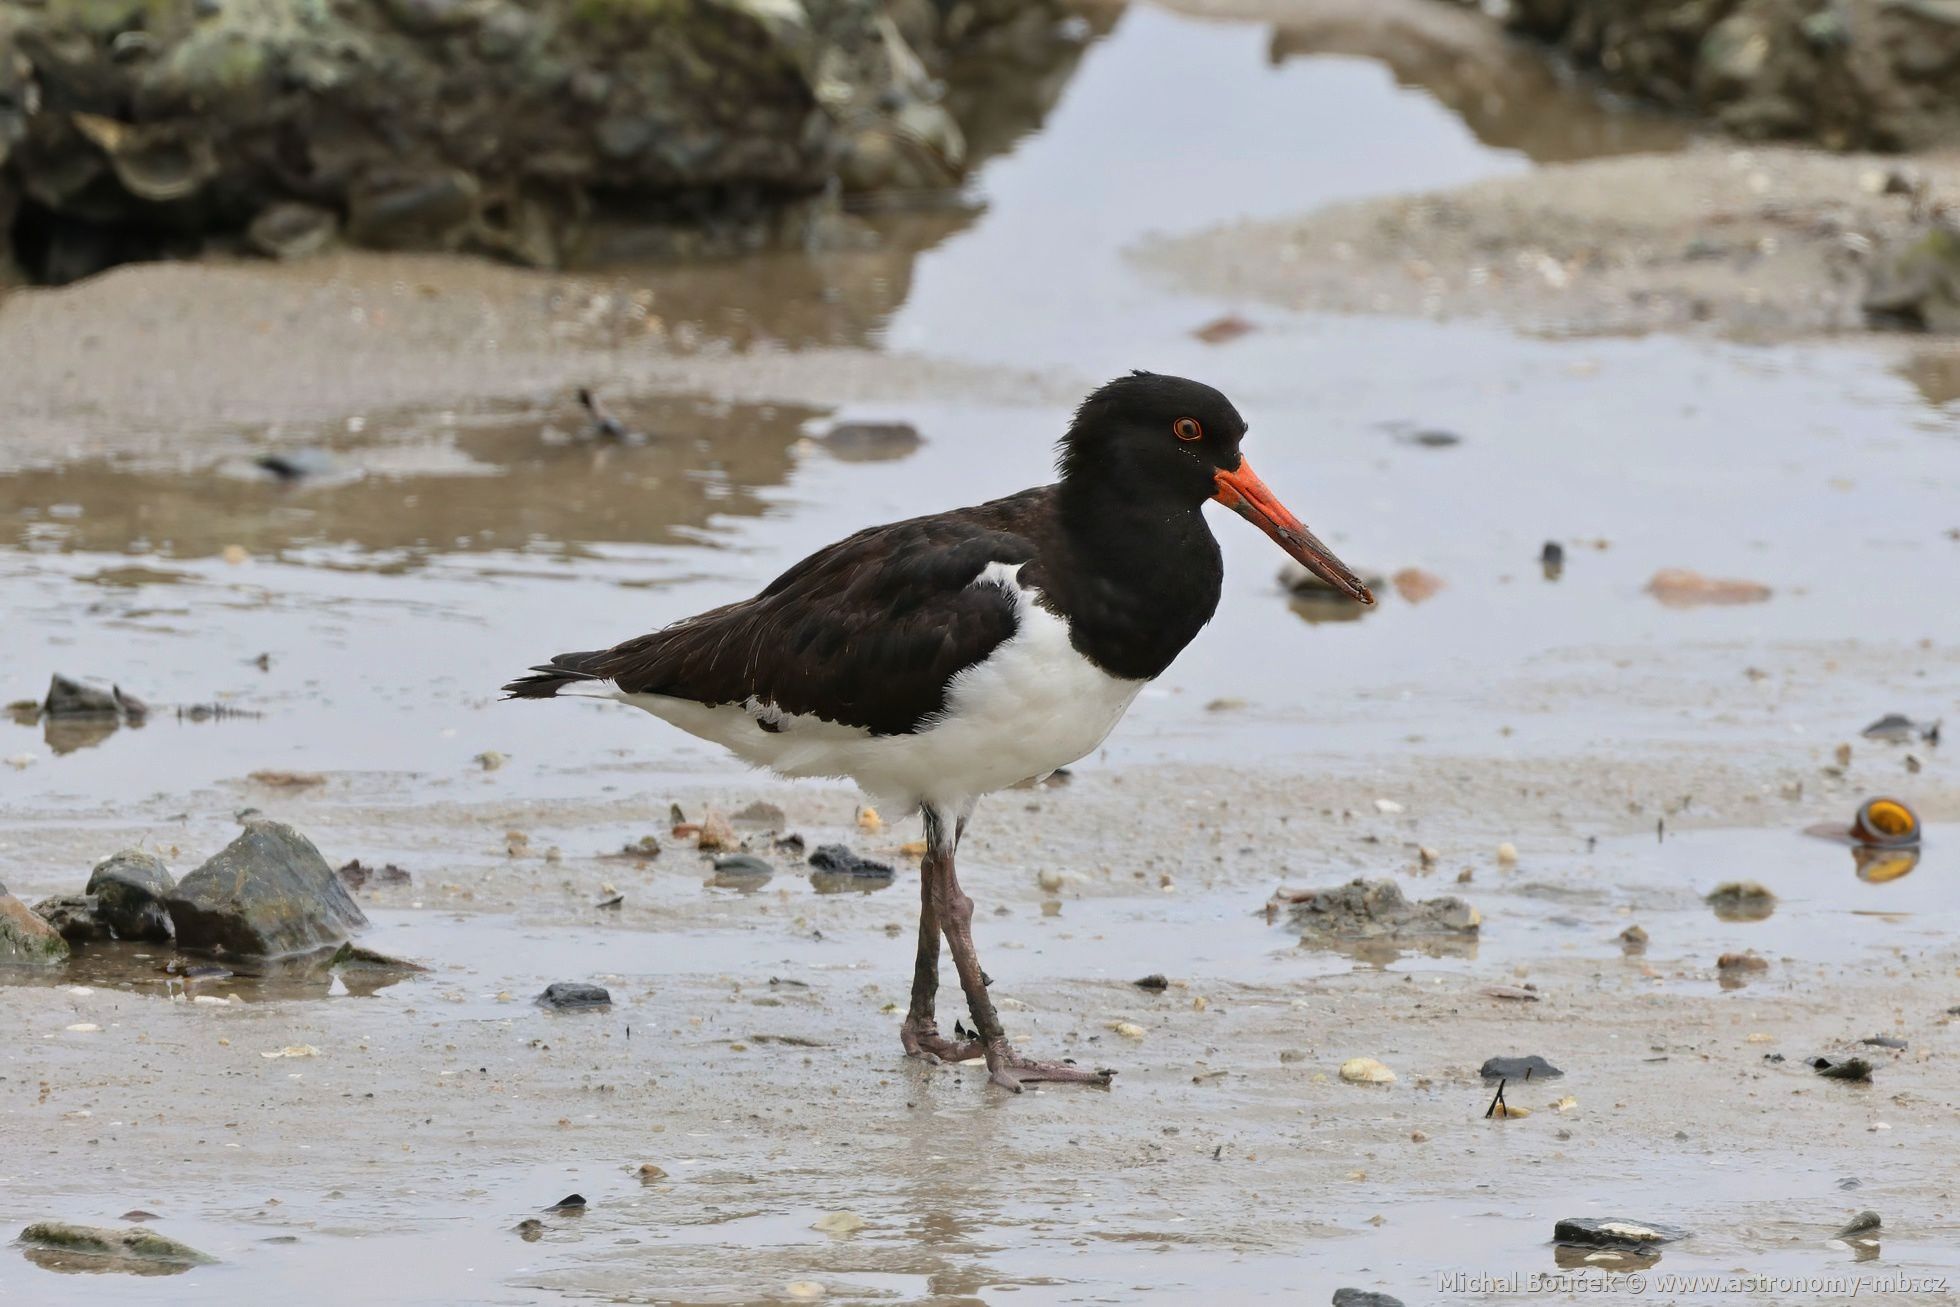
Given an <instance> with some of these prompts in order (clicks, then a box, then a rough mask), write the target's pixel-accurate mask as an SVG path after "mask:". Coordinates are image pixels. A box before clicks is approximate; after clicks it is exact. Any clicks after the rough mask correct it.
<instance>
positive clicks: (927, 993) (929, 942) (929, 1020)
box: [898, 871, 980, 1063]
mask: <svg viewBox="0 0 1960 1307" xmlns="http://www.w3.org/2000/svg"><path fill="white" fill-rule="evenodd" d="M938 996H939V914H938V913H936V912H934V911H933V893H932V877H931V876H929V875H927V874H926V873H924V872H923V871H921V873H920V876H919V957H918V961H917V962H916V963H914V964H913V968H912V1006H911V1008H910V1009H909V1010H907V1012H906V1013H905V1021H904V1022H903V1023H902V1024H901V1025H900V1026H899V1028H898V1038H899V1042H900V1043H902V1044H904V1045H905V1053H906V1056H908V1057H917V1058H923V1059H924V1060H926V1061H927V1062H931V1063H939V1062H964V1061H966V1060H967V1059H968V1058H970V1057H978V1056H979V1055H980V1045H979V1044H977V1043H973V1042H971V1041H954V1040H951V1039H947V1038H946V1037H945V1036H943V1035H941V1034H940V1033H939V1020H938V1017H937V1015H936V1011H937V1000H938Z"/></svg>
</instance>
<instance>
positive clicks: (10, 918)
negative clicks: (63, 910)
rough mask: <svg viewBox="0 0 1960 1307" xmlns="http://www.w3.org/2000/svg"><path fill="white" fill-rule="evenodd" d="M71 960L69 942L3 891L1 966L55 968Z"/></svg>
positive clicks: (0, 898)
mask: <svg viewBox="0 0 1960 1307" xmlns="http://www.w3.org/2000/svg"><path fill="white" fill-rule="evenodd" d="M67 960H68V941H67V940H65V939H63V938H62V937H61V932H60V931H58V930H56V929H55V928H54V927H53V926H50V925H49V924H48V923H47V922H45V921H43V920H41V918H40V917H39V916H37V915H36V914H35V913H34V911H33V909H31V908H29V907H28V906H27V905H26V904H25V903H22V902H21V901H20V900H19V899H17V898H15V897H14V896H13V895H11V894H9V893H7V892H6V891H4V890H0V966H22V967H52V966H59V965H60V964H61V963H63V962H66V961H67Z"/></svg>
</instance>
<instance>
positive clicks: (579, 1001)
mask: <svg viewBox="0 0 1960 1307" xmlns="http://www.w3.org/2000/svg"><path fill="white" fill-rule="evenodd" d="M538 1004H539V1006H541V1007H549V1008H557V1009H558V1010H559V1011H561V1012H564V1011H577V1010H579V1009H582V1008H602V1007H611V1006H612V995H611V994H609V993H607V992H606V991H605V989H604V988H602V987H601V986H598V985H584V984H580V983H579V982H578V981H576V980H559V981H554V982H552V983H551V984H549V985H546V986H545V987H544V993H542V994H540V995H538Z"/></svg>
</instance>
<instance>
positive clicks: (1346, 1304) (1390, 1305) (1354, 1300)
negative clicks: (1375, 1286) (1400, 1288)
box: [1334, 1289, 1402, 1307]
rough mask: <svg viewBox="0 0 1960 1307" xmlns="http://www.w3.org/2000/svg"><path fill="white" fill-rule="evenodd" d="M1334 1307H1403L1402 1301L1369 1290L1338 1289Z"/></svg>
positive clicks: (1335, 1291)
mask: <svg viewBox="0 0 1960 1307" xmlns="http://www.w3.org/2000/svg"><path fill="white" fill-rule="evenodd" d="M1334 1307H1402V1300H1401V1299H1400V1298H1391V1297H1390V1296H1389V1295H1387V1294H1385V1293H1374V1292H1372V1291H1370V1290H1368V1289H1336V1290H1334Z"/></svg>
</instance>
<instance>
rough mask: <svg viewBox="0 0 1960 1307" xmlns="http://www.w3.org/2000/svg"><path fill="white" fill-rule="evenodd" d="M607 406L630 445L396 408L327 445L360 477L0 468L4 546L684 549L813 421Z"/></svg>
mask: <svg viewBox="0 0 1960 1307" xmlns="http://www.w3.org/2000/svg"><path fill="white" fill-rule="evenodd" d="M613 407H614V408H615V409H617V410H618V412H619V413H620V415H621V417H622V418H624V419H626V420H628V421H630V422H631V423H632V425H633V426H634V427H635V428H636V429H638V430H642V431H645V432H647V433H648V435H649V437H650V439H649V442H648V443H647V444H646V445H645V446H643V447H640V448H623V447H620V446H617V445H595V444H591V443H587V442H583V441H579V440H577V439H575V438H574V435H573V434H572V433H575V432H576V431H578V430H579V429H580V425H581V417H580V416H579V415H577V414H576V412H575V410H574V409H573V407H572V406H571V405H570V404H569V403H567V404H563V405H560V406H558V407H557V408H554V409H553V410H552V411H551V412H550V413H548V414H544V415H534V414H529V413H524V414H510V415H505V416H502V417H496V418H491V419H488V420H485V421H483V422H481V423H480V424H473V425H469V426H444V425H442V424H441V423H440V420H439V419H436V418H434V417H432V416H431V415H424V414H403V415H398V416H397V417H395V418H394V419H392V420H391V422H390V423H389V424H382V423H376V424H374V425H372V426H370V427H369V428H368V429H367V431H366V432H364V433H363V439H362V441H361V442H360V443H343V444H341V445H340V446H339V447H337V448H336V449H335V451H334V452H335V455H336V458H337V461H338V462H339V463H340V464H343V465H345V466H347V467H349V468H351V469H359V470H362V471H364V472H365V475H353V476H345V477H340V478H337V479H335V480H332V481H329V482H326V483H324V484H314V483H312V482H310V481H308V480H305V479H302V480H299V481H296V482H283V481H279V480H277V479H275V478H272V477H269V476H266V475H264V474H262V473H259V472H257V471H256V470H255V469H251V468H249V467H241V468H240V469H237V470H236V474H235V475H224V474H218V473H215V472H214V471H212V470H210V469H203V470H196V471H180V472H168V473H163V472H156V473H153V472H142V471H133V470H128V469H125V468H122V467H119V466H117V465H116V464H114V463H111V462H109V461H106V460H95V461H91V462H86V463H78V464H74V465H71V466H69V467H65V468H59V469H42V470H33V471H23V472H16V473H13V474H11V475H6V476H0V521H12V522H14V523H15V524H16V526H15V534H14V539H13V541H12V542H11V543H14V544H17V545H19V546H21V547H24V548H25V547H30V546H31V547H33V548H36V549H40V550H46V549H50V548H52V549H55V550H58V551H60V552H102V553H121V552H137V553H143V554H145V555H149V556H154V557H162V558H171V559H197V558H211V557H220V556H225V555H226V554H227V552H228V551H238V550H242V551H244V552H245V553H246V554H249V555H260V554H275V555H276V554H279V553H281V552H283V551H286V550H289V549H293V548H296V547H301V546H314V545H352V546H354V547H356V548H358V549H361V550H365V551H370V552H394V553H404V552H405V553H407V554H409V555H411V559H410V560H409V562H408V563H407V564H405V565H413V560H414V559H415V558H419V557H426V556H427V555H431V554H445V553H484V552H491V551H504V550H522V549H527V548H533V547H535V546H536V545H537V544H538V542H541V541H542V542H550V543H552V544H553V545H557V544H558V543H560V542H563V543H565V544H567V545H570V544H575V543H577V542H582V541H607V542H619V543H638V544H679V543H695V544H698V543H701V542H702V540H703V532H704V531H705V530H706V529H707V528H708V527H709V526H710V525H711V524H712V523H713V522H714V520H715V519H717V518H720V517H727V516H734V517H754V516H756V515H758V514H760V513H761V512H762V511H763V509H764V506H765V503H766V500H765V499H764V497H763V496H762V495H761V494H759V493H758V492H759V491H761V490H764V489H767V488H770V487H776V486H781V485H782V484H784V483H785V482H786V481H787V480H788V479H789V476H790V473H791V471H792V469H793V468H794V466H795V463H796V458H797V455H796V452H795V447H796V446H797V443H798V441H799V440H801V439H803V436H804V428H805V426H806V425H807V424H808V423H809V422H810V421H811V420H812V419H814V418H816V417H819V416H821V410H817V409H810V408H800V407H797V406H794V405H784V404H774V405H725V404H717V403H712V402H710V401H707V400H702V399H695V398H685V397H682V398H666V399H650V400H643V401H638V402H626V401H614V403H613ZM387 426H392V427H393V429H392V430H388V429H383V428H385V427H387ZM404 431H406V433H407V434H406V435H404ZM404 441H406V443H404ZM53 505H58V506H60V512H59V513H56V512H54V511H53V510H52V509H51V507H50V506H53ZM151 571H154V569H150V570H146V572H145V573H143V574H137V573H135V572H132V571H129V570H127V569H123V570H117V571H114V572H111V573H106V574H105V573H98V574H97V575H95V576H93V577H91V578H89V579H91V580H95V581H98V582H100V583H104V584H110V585H114V586H116V587H118V588H122V587H127V586H131V585H136V584H143V583H148V582H150V581H151V580H152V579H153V578H152V576H151V575H150V572H151ZM154 579H155V580H164V579H170V580H174V579H176V578H175V576H174V575H173V574H171V573H168V572H156V574H155V577H154Z"/></svg>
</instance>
